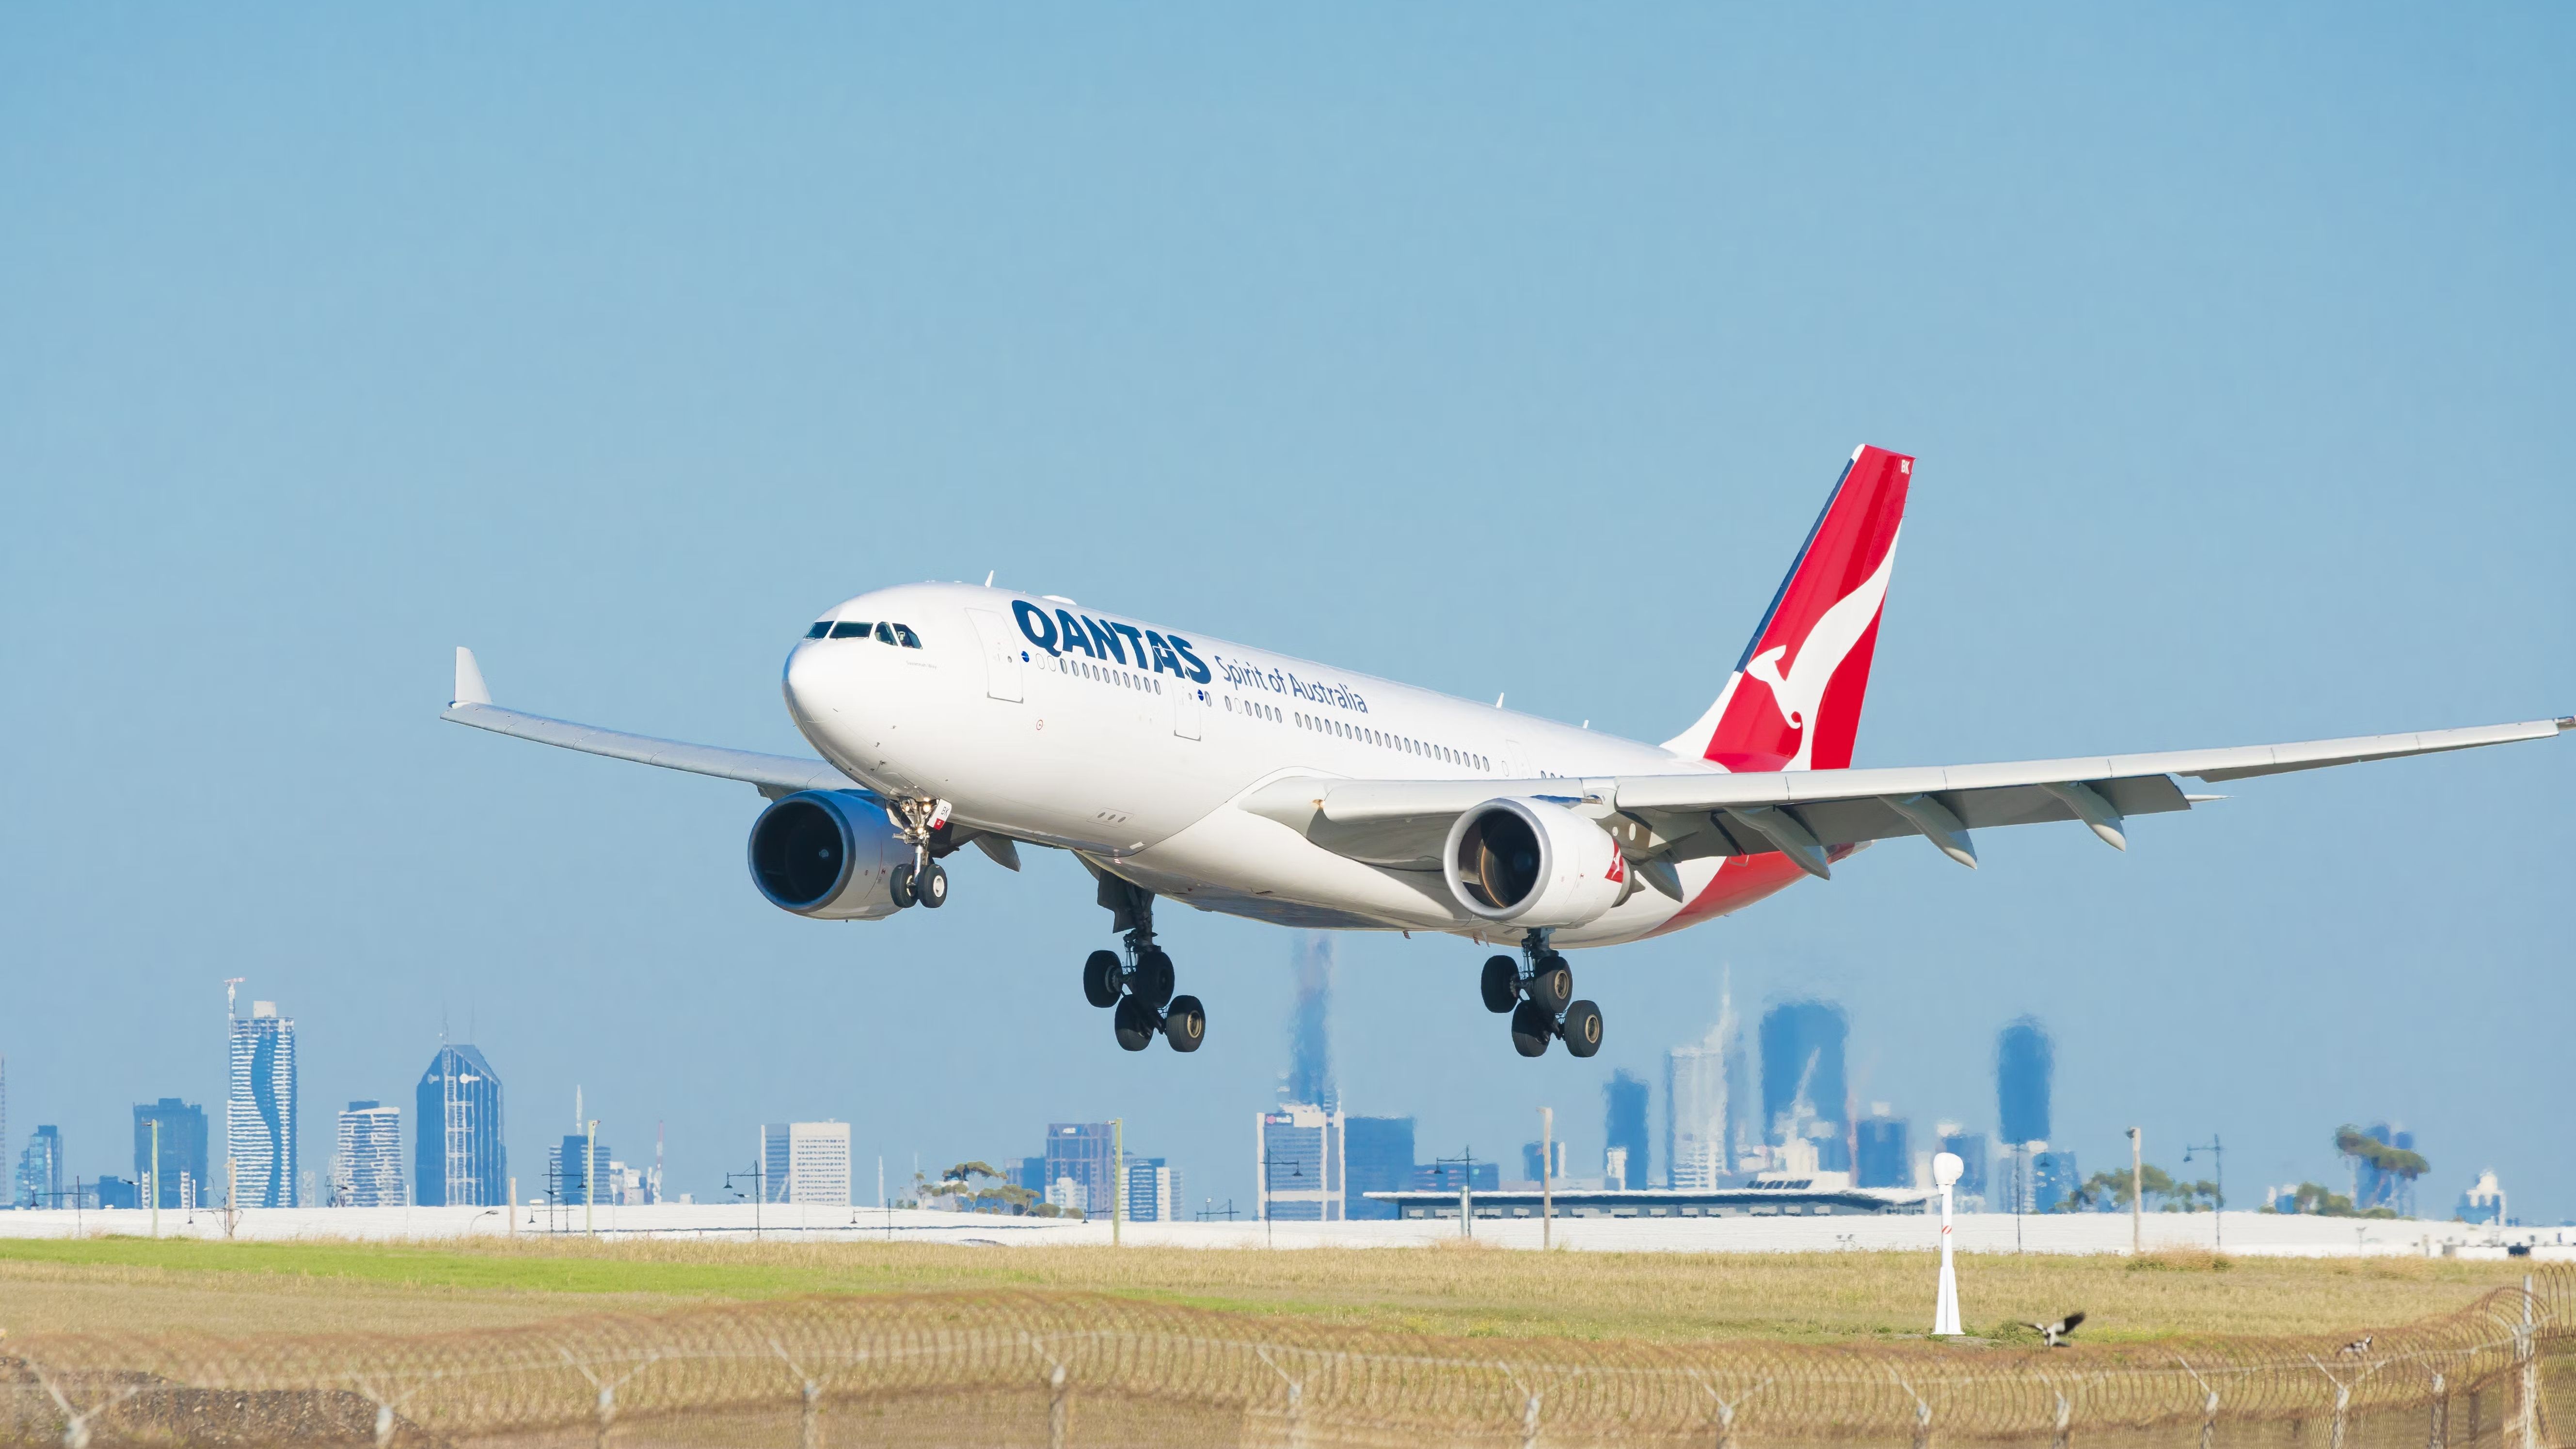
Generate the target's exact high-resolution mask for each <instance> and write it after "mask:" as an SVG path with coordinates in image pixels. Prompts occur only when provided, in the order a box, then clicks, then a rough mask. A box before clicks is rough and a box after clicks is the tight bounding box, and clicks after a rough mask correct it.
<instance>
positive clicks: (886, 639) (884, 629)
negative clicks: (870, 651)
mask: <svg viewBox="0 0 2576 1449" xmlns="http://www.w3.org/2000/svg"><path fill="white" fill-rule="evenodd" d="M877 642H878V643H880V644H891V643H893V642H894V626H893V625H892V624H879V625H878V626H877Z"/></svg>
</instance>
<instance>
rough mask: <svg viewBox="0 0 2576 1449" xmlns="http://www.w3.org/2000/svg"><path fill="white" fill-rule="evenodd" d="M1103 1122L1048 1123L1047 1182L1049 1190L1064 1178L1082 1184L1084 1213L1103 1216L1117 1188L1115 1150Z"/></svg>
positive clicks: (1111, 1137) (1106, 1213) (1110, 1135)
mask: <svg viewBox="0 0 2576 1449" xmlns="http://www.w3.org/2000/svg"><path fill="white" fill-rule="evenodd" d="M1115 1140H1116V1139H1115V1137H1114V1136H1113V1135H1112V1133H1111V1131H1110V1127H1109V1124H1108V1123H1106V1122H1049V1123H1048V1124H1047V1138H1046V1181H1047V1186H1048V1187H1049V1188H1050V1189H1051V1188H1053V1187H1054V1186H1055V1184H1056V1183H1058V1182H1061V1181H1063V1180H1064V1179H1066V1178H1071V1179H1072V1180H1073V1181H1075V1182H1078V1183H1081V1184H1082V1193H1083V1202H1084V1203H1085V1204H1086V1206H1085V1207H1084V1209H1083V1211H1084V1212H1086V1213H1089V1214H1090V1215H1091V1216H1093V1217H1105V1216H1107V1215H1108V1212H1109V1202H1110V1196H1111V1194H1112V1193H1113V1192H1115V1191H1116V1189H1117V1185H1118V1184H1117V1175H1116V1174H1117V1170H1118V1169H1117V1157H1116V1153H1117V1149H1116V1146H1115V1145H1114V1144H1115Z"/></svg>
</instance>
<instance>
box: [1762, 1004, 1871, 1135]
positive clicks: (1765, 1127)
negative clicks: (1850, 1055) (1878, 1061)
mask: <svg viewBox="0 0 2576 1449" xmlns="http://www.w3.org/2000/svg"><path fill="white" fill-rule="evenodd" d="M1850 1035H1851V1028H1850V1026H1849V1024H1848V1023H1846V1022H1845V1021H1844V1019H1843V1009H1842V1008H1841V1007H1839V1006H1836V1005H1834V1004H1832V1003H1831V1002H1824V1001H1790V1002H1783V1003H1782V1004H1780V1005H1778V1006H1775V1007H1773V1008H1771V1009H1770V1010H1769V1011H1767V1012H1764V1013H1763V1014H1762V1027H1761V1040H1762V1131H1763V1137H1764V1140H1765V1141H1767V1142H1769V1143H1770V1144H1771V1145H1773V1146H1774V1147H1781V1146H1786V1145H1787V1144H1789V1143H1790V1142H1792V1141H1797V1142H1804V1143H1812V1144H1813V1145H1814V1148H1815V1154H1816V1166H1817V1168H1818V1169H1819V1170H1820V1171H1824V1172H1849V1171H1851V1148H1850V1139H1849V1138H1848V1137H1847V1136H1846V1135H1845V1134H1846V1132H1847V1130H1848V1127H1849V1123H1850V1121H1851V1117H1850V1094H1849V1090H1848V1089H1847V1088H1846V1086H1845V1085H1844V1076H1843V1047H1844V1043H1845V1042H1846V1040H1847V1039H1848V1038H1849V1037H1850Z"/></svg>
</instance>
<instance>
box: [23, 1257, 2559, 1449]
mask: <svg viewBox="0 0 2576 1449" xmlns="http://www.w3.org/2000/svg"><path fill="white" fill-rule="evenodd" d="M2571 1412H2576V1268H2569V1267H2564V1266H2560V1267H2550V1268H2545V1269H2542V1270H2539V1271H2538V1272H2536V1273H2534V1274H2533V1275H2531V1276H2530V1278H2529V1279H2528V1280H2527V1286H2525V1287H2523V1288H2509V1289H2499V1290H2497V1291H2495V1292H2493V1293H2491V1294H2489V1295H2488V1296H2487V1297H2485V1298H2483V1299H2481V1300H2479V1301H2478V1302H2477V1303H2475V1304H2474V1305H2472V1306H2470V1307H2469V1308H2466V1309H2463V1310H2461V1311H2459V1312H2456V1313H2452V1314H2449V1315H2446V1316H2443V1317H2440V1318H2436V1319H2431V1320H2427V1321H2424V1322H2420V1323H2415V1324H2409V1325H2397V1326H2391V1327H2389V1328H2386V1329H2382V1330H2379V1331H2376V1332H2374V1333H2372V1334H2371V1335H2369V1336H2368V1337H2367V1338H2366V1339H2361V1340H2356V1341H2348V1342H2336V1341H2334V1340H2329V1339H2314V1340H2311V1339H2302V1338H2259V1339H2258V1338H2203V1339H2194V1340H2167V1341H2159V1342H2156V1343H2153V1344H2142V1345H2087V1346H2083V1347H2069V1348H2062V1349H2056V1350H2051V1349H2046V1348H2039V1347H2021V1348H2013V1347H2002V1346H1995V1345H1988V1344H1982V1343H1941V1342H1932V1341H1924V1340H1916V1341H1911V1342H1887V1343H1872V1344H1852V1345H1829V1346H1797V1345H1780V1344H1770V1343H1761V1342H1741V1341H1739V1342H1720V1343H1710V1344H1660V1343H1642V1342H1634V1341H1617V1340H1611V1341H1588V1342H1584V1341H1563V1340H1554V1341H1551V1340H1502V1339H1477V1338H1465V1339H1457V1338H1437V1337H1431V1336H1426V1335H1409V1334H1402V1333H1392V1332H1386V1331H1379V1330H1359V1329H1349V1328H1342V1327H1337V1326H1334V1325H1331V1324H1326V1323H1319V1322H1315V1321H1312V1320H1283V1319H1279V1318H1273V1317H1262V1316H1253V1315H1243V1314H1227V1313H1219V1312H1210V1311H1206V1310H1200V1309H1193V1308H1186V1307H1179V1306H1173V1305H1167V1304H1152V1303H1139V1302H1134V1301H1130V1300H1124V1299H1115V1298H1103V1297H1096V1296H1088V1295H1071V1294H1012V1293H970V1294H953V1295H912V1296H896V1295H885V1296H855V1297H849V1296H845V1297H832V1298H810V1299H800V1300H789V1301H784V1302H771V1303H761V1304H750V1305H726V1306H708V1307H696V1308H689V1309H684V1310H681V1311H677V1312H672V1313H667V1314H659V1315H652V1316H603V1317H597V1318H589V1319H580V1320H567V1321H563V1322H558V1323H553V1324H546V1325H538V1326H532V1327H525V1328H512V1329H501V1330H482V1331H471V1332H461V1333H448V1334H439V1335H430V1336H422V1337H413V1338H397V1337H380V1336H365V1335H333V1336H317V1337H309V1338H269V1339H260V1340H252V1341H226V1340H218V1339H212V1338H205V1337H192V1336H186V1335H166V1334H165V1335H122V1334H91V1335H32V1336H28V1337H26V1338H24V1339H18V1338H12V1339H10V1340H8V1341H7V1342H5V1343H0V1444H5V1445H10V1446H18V1445H25V1446H36V1445H48V1446H50V1445H62V1446H65V1449H110V1446H119V1445H135V1446H147V1445H168V1446H219V1445H220V1446H231V1445H252V1444H261V1445H324V1444H348V1445H359V1444H366V1445H373V1446H378V1449H392V1446H396V1445H402V1446H423V1449H426V1446H433V1445H451V1446H493V1449H501V1446H532V1449H533V1446H555V1445H562V1446H572V1445H579V1444H584V1443H587V1444H590V1445H592V1446H594V1449H607V1446H609V1445H611V1444H615V1445H624V1446H634V1449H644V1446H652V1445H675V1446H676V1445H689V1446H697V1445H709V1446H712V1445H727V1446H745V1449H750V1446H779V1449H786V1446H796V1449H824V1446H827V1445H841V1446H852V1445H862V1444H900V1445H906V1446H943V1445H952V1444H953V1445H1031V1446H1035V1445H1041V1444H1043V1445H1047V1446H1049V1449H1066V1446H1073V1445H1113V1444H1114V1445H1145V1446H1163V1445H1172V1446H1178V1445H1202V1444H1204V1445H1265V1446H1267V1445H1278V1446H1299V1445H1304V1446H1327V1445H1366V1446H1402V1449H1419V1446H1422V1445H1425V1444H1454V1445H1478V1446H1481V1445H1520V1446H1524V1449H1528V1446H1537V1445H1573V1444H1654V1445H1662V1444H1675V1445H1679V1444H1699V1445H1718V1446H1733V1445H1744V1446H1756V1445H1762V1444H1774V1443H1776V1444H1818V1443H1833V1444H1888V1445H1895V1444H1905V1445H1909V1446H1928V1445H1931V1444H1934V1443H1961V1444H1968V1443H1980V1444H2029V1445H2040V1444H2047V1445H2051V1446H2068V1445H2072V1444H2074V1443H2076V1442H2078V1441H2081V1442H2083V1443H2085V1444H2088V1445H2090V1444H2141V1445H2144V1444H2184V1443H2191V1444H2197V1445H2200V1446H2204V1449H2206V1446H2215V1445H2219V1444H2226V1445H2279V1446H2284V1449H2286V1446H2293V1445H2296V1446H2303V1449H2304V1446H2317V1449H2364V1446H2383V1445H2384V1446H2396V1445H2408V1446H2413V1445H2430V1446H2435V1449H2441V1446H2468V1449H2480V1446H2495V1449H2541V1446H2545V1445H2553V1444H2559V1443H2562V1442H2564V1441H2563V1438H2562V1435H2561V1426H2562V1425H2563V1424H2566V1423H2569V1422H2570V1420H2569V1418H2568V1415H2569V1414H2570V1413H2571Z"/></svg>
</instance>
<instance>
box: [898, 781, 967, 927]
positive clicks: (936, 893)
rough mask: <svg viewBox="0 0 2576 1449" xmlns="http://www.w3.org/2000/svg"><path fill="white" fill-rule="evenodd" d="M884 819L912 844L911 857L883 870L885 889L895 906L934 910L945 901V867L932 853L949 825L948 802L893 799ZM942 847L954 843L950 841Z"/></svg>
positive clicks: (906, 841)
mask: <svg viewBox="0 0 2576 1449" xmlns="http://www.w3.org/2000/svg"><path fill="white" fill-rule="evenodd" d="M886 819H888V820H889V821H891V822H893V824H894V828H895V834H896V835H897V837H899V838H900V839H901V840H902V841H903V842H904V843H905V844H906V845H909V846H911V847H912V859H911V860H909V861H905V862H902V863H900V864H897V865H896V866H895V868H894V869H893V870H891V871H888V872H886V890H887V891H888V892H890V893H891V894H892V895H893V896H894V905H895V909H896V910H902V909H903V908H904V907H906V906H928V907H929V908H931V909H932V910H934V911H935V910H937V909H939V908H940V907H941V906H944V905H946V904H948V869H947V867H945V866H943V865H941V864H940V863H939V862H938V861H937V860H936V859H934V858H933V857H932V854H931V847H932V846H933V845H934V844H935V843H936V841H937V839H938V837H939V836H940V833H941V832H942V831H943V830H945V829H946V828H947V825H948V802H947V801H945V800H896V801H893V802H890V803H889V804H888V806H887V807H886ZM942 848H943V849H948V850H953V849H955V848H956V846H955V844H954V843H953V842H952V843H950V844H949V845H947V846H945V847H942Z"/></svg>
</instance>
